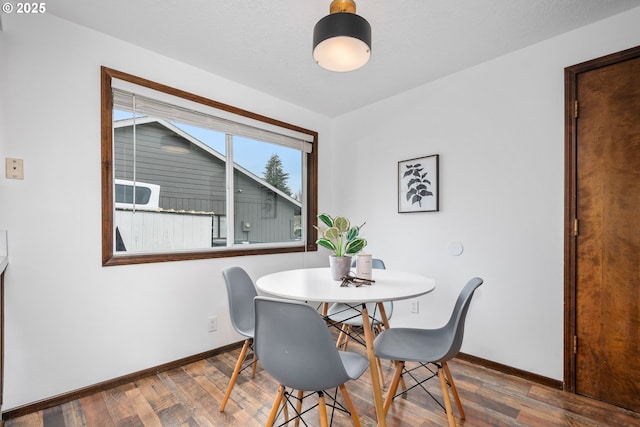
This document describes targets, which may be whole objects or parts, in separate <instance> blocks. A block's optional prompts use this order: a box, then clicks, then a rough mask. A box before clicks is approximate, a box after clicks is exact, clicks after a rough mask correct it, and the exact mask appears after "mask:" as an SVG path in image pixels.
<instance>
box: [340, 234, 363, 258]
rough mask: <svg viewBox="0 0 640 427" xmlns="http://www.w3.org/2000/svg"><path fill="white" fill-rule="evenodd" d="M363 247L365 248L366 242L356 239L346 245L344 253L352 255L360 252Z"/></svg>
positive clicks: (359, 238) (360, 238)
mask: <svg viewBox="0 0 640 427" xmlns="http://www.w3.org/2000/svg"><path fill="white" fill-rule="evenodd" d="M365 246H367V241H366V240H365V239H363V238H362V237H358V238H356V239H354V240H352V241H350V242H349V243H347V246H346V247H345V249H344V253H345V255H354V254H357V253H358V252H360V251H361V250H362V249H363V248H364V247H365Z"/></svg>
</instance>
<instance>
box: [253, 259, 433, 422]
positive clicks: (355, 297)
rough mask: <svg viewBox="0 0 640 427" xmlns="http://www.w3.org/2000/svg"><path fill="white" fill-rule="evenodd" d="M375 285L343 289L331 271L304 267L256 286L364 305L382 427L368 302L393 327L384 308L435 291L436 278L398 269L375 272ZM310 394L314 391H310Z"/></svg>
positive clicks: (289, 295)
mask: <svg viewBox="0 0 640 427" xmlns="http://www.w3.org/2000/svg"><path fill="white" fill-rule="evenodd" d="M372 275H373V277H372V278H373V280H374V282H373V283H372V284H371V285H364V284H363V285H361V286H355V285H354V284H350V285H348V286H341V284H342V281H341V280H338V281H336V280H332V278H331V272H330V271H329V268H303V269H298V270H287V271H280V272H277V273H271V274H267V275H266V276H262V277H260V278H259V279H258V280H257V281H256V287H257V288H258V290H259V291H260V292H262V293H264V294H268V295H271V296H275V297H281V298H287V299H293V300H298V301H315V302H323V303H331V302H342V303H347V304H359V303H362V308H361V311H362V323H363V325H362V326H363V330H364V337H365V344H366V347H367V357H368V359H369V370H370V372H371V387H372V391H373V400H374V405H375V409H376V417H377V420H378V426H379V427H386V425H387V424H386V417H385V413H384V408H383V401H382V386H381V384H380V378H379V372H378V365H377V363H376V359H375V350H374V348H373V332H372V329H371V322H370V319H369V313H368V310H367V306H366V304H365V303H378V307H379V310H380V313H381V315H382V319H383V323H384V324H385V326H386V327H388V326H389V324H388V321H387V318H386V314H385V312H384V307H383V305H382V303H383V302H385V301H397V300H402V299H408V298H414V297H417V296H420V295H424V294H427V293H429V292H431V291H433V290H434V289H435V287H436V285H435V282H434V280H433V279H431V278H428V277H425V276H422V275H420V274H415V273H408V272H402V271H394V270H383V269H374V270H372ZM307 391H310V390H307Z"/></svg>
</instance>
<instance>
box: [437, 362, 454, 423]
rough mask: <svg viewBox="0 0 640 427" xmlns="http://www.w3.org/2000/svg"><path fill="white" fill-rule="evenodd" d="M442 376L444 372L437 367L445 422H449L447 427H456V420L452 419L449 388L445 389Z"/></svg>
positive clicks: (445, 382)
mask: <svg viewBox="0 0 640 427" xmlns="http://www.w3.org/2000/svg"><path fill="white" fill-rule="evenodd" d="M444 376H445V373H444V370H443V369H442V368H440V367H438V378H440V387H441V388H442V397H443V398H444V407H445V409H446V411H447V420H448V421H449V427H456V420H455V418H453V407H452V406H451V397H450V396H449V387H447V380H446V379H445V377H444Z"/></svg>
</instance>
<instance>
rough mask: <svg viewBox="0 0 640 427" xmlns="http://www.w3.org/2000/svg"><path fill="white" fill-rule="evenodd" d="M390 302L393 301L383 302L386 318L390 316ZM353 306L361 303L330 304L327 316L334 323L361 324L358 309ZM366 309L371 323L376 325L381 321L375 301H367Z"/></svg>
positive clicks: (391, 306) (391, 307) (391, 308)
mask: <svg viewBox="0 0 640 427" xmlns="http://www.w3.org/2000/svg"><path fill="white" fill-rule="evenodd" d="M392 304H393V303H391V302H385V303H384V310H385V312H386V313H387V318H389V317H391V316H390V314H391V311H392V310H393V305H392ZM354 306H357V307H360V306H362V304H359V305H356V304H344V303H341V302H337V303H335V304H332V305H331V306H330V307H329V310H328V311H327V317H328V318H329V319H331V320H333V321H334V322H336V323H342V324H345V325H351V326H362V316H361V313H360V310H358V309H356V308H354ZM367 310H368V311H369V316H370V317H371V318H372V319H371V324H372V325H378V324H381V323H382V317H381V316H380V310H378V307H377V305H376V303H367Z"/></svg>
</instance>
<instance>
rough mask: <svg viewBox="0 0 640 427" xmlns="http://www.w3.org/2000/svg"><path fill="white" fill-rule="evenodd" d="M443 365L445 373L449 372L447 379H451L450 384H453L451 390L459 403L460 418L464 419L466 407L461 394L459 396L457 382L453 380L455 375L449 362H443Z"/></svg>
mask: <svg viewBox="0 0 640 427" xmlns="http://www.w3.org/2000/svg"><path fill="white" fill-rule="evenodd" d="M442 367H443V368H444V372H445V374H447V379H448V380H449V384H451V391H452V392H453V397H454V399H455V400H456V405H458V411H460V419H461V420H464V419H465V415H464V409H462V401H461V400H460V396H458V389H457V388H456V383H455V382H453V376H451V371H450V370H449V365H447V362H442Z"/></svg>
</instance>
